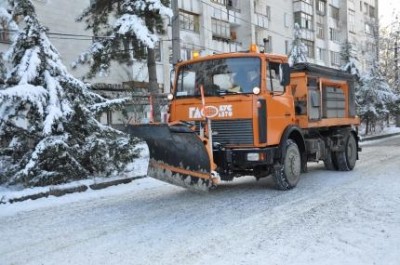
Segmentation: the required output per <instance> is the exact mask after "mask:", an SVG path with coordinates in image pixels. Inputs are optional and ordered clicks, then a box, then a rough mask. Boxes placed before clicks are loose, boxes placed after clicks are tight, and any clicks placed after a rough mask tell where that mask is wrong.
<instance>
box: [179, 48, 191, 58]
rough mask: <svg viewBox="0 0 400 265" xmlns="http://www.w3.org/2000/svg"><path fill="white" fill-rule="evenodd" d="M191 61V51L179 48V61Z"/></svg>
mask: <svg viewBox="0 0 400 265" xmlns="http://www.w3.org/2000/svg"><path fill="white" fill-rule="evenodd" d="M190 59H192V49H189V48H181V60H183V61H186V60H190Z"/></svg>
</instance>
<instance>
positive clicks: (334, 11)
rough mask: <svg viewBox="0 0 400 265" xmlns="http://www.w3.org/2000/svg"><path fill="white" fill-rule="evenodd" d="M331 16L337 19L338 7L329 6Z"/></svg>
mask: <svg viewBox="0 0 400 265" xmlns="http://www.w3.org/2000/svg"><path fill="white" fill-rule="evenodd" d="M331 17H332V18H333V19H336V20H339V8H337V7H334V6H331Z"/></svg>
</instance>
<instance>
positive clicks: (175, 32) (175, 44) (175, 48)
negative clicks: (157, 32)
mask: <svg viewBox="0 0 400 265" xmlns="http://www.w3.org/2000/svg"><path fill="white" fill-rule="evenodd" d="M171 5H172V11H173V12H174V15H173V16H172V23H171V27H172V64H173V65H175V64H176V63H177V62H179V60H180V59H181V39H180V38H181V37H180V25H179V5H178V0H172V2H171Z"/></svg>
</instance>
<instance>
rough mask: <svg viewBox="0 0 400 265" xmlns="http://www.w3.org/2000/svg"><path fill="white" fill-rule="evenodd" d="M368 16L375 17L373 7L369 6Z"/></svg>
mask: <svg viewBox="0 0 400 265" xmlns="http://www.w3.org/2000/svg"><path fill="white" fill-rule="evenodd" d="M369 16H370V17H372V18H374V17H375V7H373V6H369Z"/></svg>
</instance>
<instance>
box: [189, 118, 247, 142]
mask: <svg viewBox="0 0 400 265" xmlns="http://www.w3.org/2000/svg"><path fill="white" fill-rule="evenodd" d="M196 125H197V126H196V127H197V130H198V128H199V126H198V124H196ZM211 127H212V130H213V142H218V143H220V144H223V145H226V144H253V143H254V141H253V122H252V120H251V119H246V120H213V121H212V122H211Z"/></svg>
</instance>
